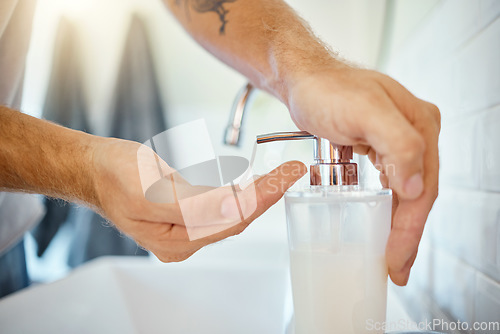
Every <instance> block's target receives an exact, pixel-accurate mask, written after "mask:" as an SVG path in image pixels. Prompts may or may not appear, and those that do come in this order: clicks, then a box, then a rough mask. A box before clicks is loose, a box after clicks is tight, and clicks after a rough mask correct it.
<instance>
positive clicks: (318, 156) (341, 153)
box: [257, 131, 358, 186]
mask: <svg viewBox="0 0 500 334" xmlns="http://www.w3.org/2000/svg"><path fill="white" fill-rule="evenodd" d="M301 139H314V164H312V165H311V166H310V174H311V178H310V181H311V185H313V186H321V185H338V186H340V185H357V184H358V166H357V164H356V163H354V162H351V160H352V156H353V153H352V146H344V145H337V144H332V143H330V141H329V140H327V139H324V138H320V137H317V136H314V135H312V134H310V133H309V132H306V131H291V132H274V133H269V134H265V135H260V136H257V144H263V143H269V142H273V141H283V140H301Z"/></svg>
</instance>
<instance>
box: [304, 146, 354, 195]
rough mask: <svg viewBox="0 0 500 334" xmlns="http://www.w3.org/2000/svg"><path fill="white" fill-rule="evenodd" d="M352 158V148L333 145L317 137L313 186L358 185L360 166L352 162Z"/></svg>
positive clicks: (312, 175)
mask: <svg viewBox="0 0 500 334" xmlns="http://www.w3.org/2000/svg"><path fill="white" fill-rule="evenodd" d="M352 157H353V152H352V146H343V145H337V144H332V143H330V141H328V140H327V139H324V138H319V137H315V141H314V164H313V165H311V167H310V181H311V185H312V186H331V185H337V186H343V185H357V184H358V166H357V164H356V163H353V162H351V160H352Z"/></svg>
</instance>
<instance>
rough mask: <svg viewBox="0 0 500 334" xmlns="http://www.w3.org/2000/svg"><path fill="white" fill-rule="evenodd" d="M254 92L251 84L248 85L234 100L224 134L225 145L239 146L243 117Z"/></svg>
mask: <svg viewBox="0 0 500 334" xmlns="http://www.w3.org/2000/svg"><path fill="white" fill-rule="evenodd" d="M253 91H254V87H253V86H252V84H251V83H247V84H246V86H245V87H243V88H242V89H241V90H240V92H239V93H238V95H237V96H236V99H235V100H234V103H233V107H232V108H231V115H230V117H229V122H228V124H227V127H226V131H225V134H224V144H226V145H232V146H238V145H239V142H240V137H241V130H242V129H241V127H242V125H243V117H244V116H245V112H246V109H247V103H248V100H249V98H250V95H251V94H252V92H253Z"/></svg>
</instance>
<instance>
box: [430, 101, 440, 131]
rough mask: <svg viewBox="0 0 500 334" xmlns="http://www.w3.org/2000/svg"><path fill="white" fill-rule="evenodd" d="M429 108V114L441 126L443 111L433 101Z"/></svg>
mask: <svg viewBox="0 0 500 334" xmlns="http://www.w3.org/2000/svg"><path fill="white" fill-rule="evenodd" d="M428 106H429V108H428V110H429V114H430V115H431V117H432V118H433V120H434V121H435V122H436V124H437V125H438V126H439V127H441V112H440V111H439V108H438V107H437V106H436V105H435V104H432V103H429V104H428Z"/></svg>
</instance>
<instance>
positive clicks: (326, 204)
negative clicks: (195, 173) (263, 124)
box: [286, 189, 391, 334]
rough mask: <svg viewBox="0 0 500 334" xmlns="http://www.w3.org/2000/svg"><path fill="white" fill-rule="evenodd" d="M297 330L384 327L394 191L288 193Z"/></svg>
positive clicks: (322, 332)
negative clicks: (387, 246)
mask: <svg viewBox="0 0 500 334" xmlns="http://www.w3.org/2000/svg"><path fill="white" fill-rule="evenodd" d="M286 205H287V219H288V229H289V241H290V267H291V280H292V291H293V303H294V311H295V313H294V320H295V334H306V333H315V334H327V333H342V334H349V333H383V331H376V330H374V329H373V326H370V324H373V323H378V324H382V323H383V322H384V321H385V315H386V302H387V297H386V296H387V265H386V261H385V254H384V251H385V244H386V242H387V237H388V234H389V230H390V214H391V196H390V191H381V192H379V193H370V192H366V191H361V192H357V191H352V192H351V191H347V192H330V191H329V190H328V189H323V190H318V191H316V192H315V191H310V192H308V191H306V192H297V193H288V194H287V195H286Z"/></svg>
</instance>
